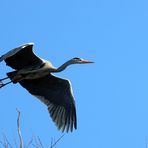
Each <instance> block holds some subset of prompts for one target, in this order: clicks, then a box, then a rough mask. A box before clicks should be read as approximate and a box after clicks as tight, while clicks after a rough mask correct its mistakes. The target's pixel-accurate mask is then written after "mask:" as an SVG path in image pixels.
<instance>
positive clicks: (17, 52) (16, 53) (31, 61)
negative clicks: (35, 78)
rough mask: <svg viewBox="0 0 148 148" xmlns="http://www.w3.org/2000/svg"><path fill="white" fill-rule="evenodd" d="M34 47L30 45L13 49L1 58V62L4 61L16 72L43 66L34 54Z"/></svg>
mask: <svg viewBox="0 0 148 148" xmlns="http://www.w3.org/2000/svg"><path fill="white" fill-rule="evenodd" d="M32 47H33V43H28V44H25V45H22V46H20V47H17V48H15V49H12V50H10V51H9V52H7V53H6V54H4V55H2V56H1V57H0V62H1V61H3V60H4V61H5V62H6V64H7V65H8V66H10V67H12V68H13V69H16V70H20V69H23V68H24V67H28V66H31V65H39V64H42V62H43V61H42V60H41V59H40V58H39V57H37V56H36V55H35V54H34V53H33V51H32Z"/></svg>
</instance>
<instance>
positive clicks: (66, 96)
mask: <svg viewBox="0 0 148 148" xmlns="http://www.w3.org/2000/svg"><path fill="white" fill-rule="evenodd" d="M19 83H20V85H21V86H23V87H24V88H25V89H27V90H28V91H29V92H30V93H31V94H32V95H34V96H36V97H37V98H39V99H40V100H41V101H43V102H44V103H45V104H46V105H47V106H48V111H49V113H50V116H51V118H52V120H53V121H54V122H55V124H56V126H57V127H58V129H59V130H62V132H63V131H64V130H66V131H67V132H68V131H69V130H71V132H72V131H73V128H75V129H76V128H77V121H76V109H75V101H74V97H73V95H72V90H71V85H70V82H69V81H68V80H65V79H61V78H58V77H55V76H53V75H51V74H50V75H48V76H46V77H43V78H39V79H34V80H22V81H20V82H19Z"/></svg>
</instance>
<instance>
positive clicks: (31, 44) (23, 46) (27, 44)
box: [21, 42, 34, 48]
mask: <svg viewBox="0 0 148 148" xmlns="http://www.w3.org/2000/svg"><path fill="white" fill-rule="evenodd" d="M33 45H34V43H32V42H30V43H26V44H23V45H22V46H21V48H25V47H26V46H33Z"/></svg>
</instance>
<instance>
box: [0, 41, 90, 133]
mask: <svg viewBox="0 0 148 148" xmlns="http://www.w3.org/2000/svg"><path fill="white" fill-rule="evenodd" d="M32 47H33V44H32V43H28V44H25V45H22V46H20V47H18V48H15V49H13V50H11V51H9V52H8V53H6V54H4V55H3V56H1V57H0V62H1V61H3V60H4V61H5V62H6V64H7V65H8V66H10V67H12V68H13V69H15V71H12V72H8V73H7V76H8V78H10V79H11V81H10V82H8V83H5V84H4V83H3V80H5V79H7V77H6V78H4V79H1V80H0V82H1V87H3V86H5V85H7V84H9V83H11V82H13V83H19V84H20V85H21V86H22V87H24V88H25V89H26V90H28V91H29V92H30V93H31V94H32V95H34V96H36V97H37V98H39V99H40V100H41V101H42V102H44V103H45V104H46V105H47V107H48V111H49V113H50V116H51V118H52V119H53V121H54V122H55V124H56V125H57V127H58V129H60V130H62V131H64V130H66V131H67V132H68V131H69V130H71V131H73V128H75V129H76V128H77V120H76V109H75V101H74V97H73V93H72V88H71V84H70V82H69V80H66V79H62V78H58V77H55V76H54V75H53V74H51V73H55V72H60V71H62V70H64V69H65V68H66V67H67V66H68V65H71V64H75V63H79V64H81V63H92V62H91V61H88V60H83V59H80V58H73V59H71V60H69V61H67V62H65V63H64V64H63V65H61V66H60V67H59V68H55V67H54V66H53V65H52V64H51V63H50V62H48V61H46V60H43V59H41V58H39V57H38V56H36V55H35V54H34V53H33V51H32Z"/></svg>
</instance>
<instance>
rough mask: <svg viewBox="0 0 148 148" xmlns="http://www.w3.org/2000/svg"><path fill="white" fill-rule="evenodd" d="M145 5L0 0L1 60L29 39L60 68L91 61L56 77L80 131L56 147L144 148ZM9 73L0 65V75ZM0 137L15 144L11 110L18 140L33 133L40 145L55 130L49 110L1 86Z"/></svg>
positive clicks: (147, 102)
mask: <svg viewBox="0 0 148 148" xmlns="http://www.w3.org/2000/svg"><path fill="white" fill-rule="evenodd" d="M147 8H148V1H146V0H124V1H123V0H122V1H121V0H112V1H110V0H103V1H102V0H71V1H70V0H62V1H61V0H54V1H53V0H52V1H51V0H21V1H20V0H13V1H10V0H9V1H8V0H0V39H1V41H0V55H2V54H4V53H5V52H7V51H9V50H10V49H12V48H14V47H17V46H19V45H21V44H24V43H27V42H34V43H35V46H34V51H35V52H36V53H37V55H39V56H40V57H42V58H45V59H47V60H50V61H52V63H53V65H55V66H59V65H60V64H62V63H63V62H65V61H66V60H69V59H71V58H72V57H82V58H85V59H89V60H93V61H94V62H95V64H89V65H73V66H71V67H69V68H68V69H66V70H65V71H64V72H61V73H59V74H57V75H58V76H60V77H63V78H67V79H69V80H70V81H71V83H72V86H73V91H74V96H75V99H76V107H77V117H78V129H77V130H76V131H74V132H73V133H68V134H66V135H65V137H64V138H63V139H62V140H61V141H60V142H59V143H58V145H57V147H58V148H79V147H84V148H90V147H92V148H93V147H95V148H145V147H146V141H147V138H148V9H147ZM8 71H11V68H8V67H6V66H5V63H4V62H3V63H0V77H4V76H5V73H6V72H8ZM0 102H1V103H0V117H1V118H0V135H2V134H3V133H5V134H6V135H7V137H8V139H10V141H11V142H12V143H13V141H14V139H15V138H16V137H17V133H16V118H17V112H16V108H18V109H19V110H20V111H21V130H22V135H23V137H24V143H27V141H28V140H29V139H30V138H31V137H32V136H33V135H36V136H39V137H40V138H41V140H42V142H43V143H44V145H45V146H47V145H48V144H50V140H51V138H52V137H54V138H56V139H57V138H58V137H59V136H61V132H60V131H58V130H57V128H56V127H55V125H54V123H53V122H52V121H51V118H50V117H49V115H48V111H47V108H46V106H45V105H44V104H42V103H41V102H40V101H39V100H37V99H36V98H35V97H33V96H31V95H30V94H29V93H28V92H27V91H26V90H25V89H23V88H22V87H21V86H19V85H18V84H16V85H12V84H11V85H9V86H7V87H5V88H3V89H0Z"/></svg>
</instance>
